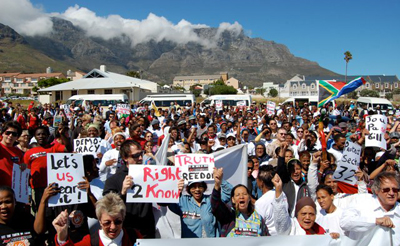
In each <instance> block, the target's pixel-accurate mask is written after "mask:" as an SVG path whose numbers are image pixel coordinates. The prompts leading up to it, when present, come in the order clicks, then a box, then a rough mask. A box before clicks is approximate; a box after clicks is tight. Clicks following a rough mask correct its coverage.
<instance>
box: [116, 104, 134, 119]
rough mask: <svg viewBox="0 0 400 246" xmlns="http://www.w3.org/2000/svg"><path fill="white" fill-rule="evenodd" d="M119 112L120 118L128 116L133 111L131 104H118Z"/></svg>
mask: <svg viewBox="0 0 400 246" xmlns="http://www.w3.org/2000/svg"><path fill="white" fill-rule="evenodd" d="M116 111H117V114H118V118H121V117H128V116H129V115H130V113H131V107H130V106H129V104H117V110H116Z"/></svg>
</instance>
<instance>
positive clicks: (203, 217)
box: [169, 180, 232, 238]
mask: <svg viewBox="0 0 400 246" xmlns="http://www.w3.org/2000/svg"><path fill="white" fill-rule="evenodd" d="M221 190H222V200H223V201H225V202H229V201H230V195H231V190H232V185H231V184H230V183H228V182H227V181H225V180H224V181H222V184H221ZM169 208H170V209H171V210H172V211H173V212H175V213H177V214H179V215H180V216H181V227H182V238H202V237H218V236H219V231H218V224H217V219H216V218H215V216H214V215H213V214H212V211H211V197H210V195H203V200H202V201H201V203H200V206H199V205H198V204H197V202H196V200H195V199H194V198H193V196H192V195H181V197H180V198H179V204H170V205H169Z"/></svg>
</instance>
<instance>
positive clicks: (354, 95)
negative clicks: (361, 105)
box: [347, 91, 358, 99]
mask: <svg viewBox="0 0 400 246" xmlns="http://www.w3.org/2000/svg"><path fill="white" fill-rule="evenodd" d="M347 97H348V98H351V99H357V98H358V95H357V92H356V91H352V92H350V93H348V94H347Z"/></svg>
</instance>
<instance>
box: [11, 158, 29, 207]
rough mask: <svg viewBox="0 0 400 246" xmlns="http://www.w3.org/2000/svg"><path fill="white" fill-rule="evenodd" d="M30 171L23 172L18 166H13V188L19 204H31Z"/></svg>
mask: <svg viewBox="0 0 400 246" xmlns="http://www.w3.org/2000/svg"><path fill="white" fill-rule="evenodd" d="M30 173H31V170H30V169H25V170H24V171H21V169H20V168H19V165H18V164H15V163H14V164H13V171H12V181H11V188H12V189H13V190H14V193H15V199H16V200H17V202H22V203H25V204H27V203H29V174H30Z"/></svg>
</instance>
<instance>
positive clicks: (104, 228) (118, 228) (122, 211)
mask: <svg viewBox="0 0 400 246" xmlns="http://www.w3.org/2000/svg"><path fill="white" fill-rule="evenodd" d="M125 215H126V206H125V204H124V201H123V200H122V199H121V198H120V197H119V196H118V195H117V194H115V193H109V194H107V195H105V196H104V197H103V198H102V199H101V200H99V201H98V202H97V203H96V216H97V219H98V220H99V222H100V226H101V229H100V230H99V232H98V233H94V234H93V235H92V237H90V235H89V234H87V235H86V236H85V237H84V238H83V239H82V241H80V242H79V243H77V245H116V246H131V245H134V243H135V242H136V239H137V238H141V235H140V233H139V232H138V231H135V230H127V229H125V228H124V227H123V226H122V224H123V222H124V220H125ZM68 220H69V215H68V212H67V211H62V212H61V213H60V214H59V215H58V216H57V218H55V219H54V220H53V222H52V224H53V226H54V228H55V229H56V231H57V235H56V237H55V242H56V245H57V246H72V245H75V244H74V242H73V241H72V240H71V238H70V236H69V234H68Z"/></svg>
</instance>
